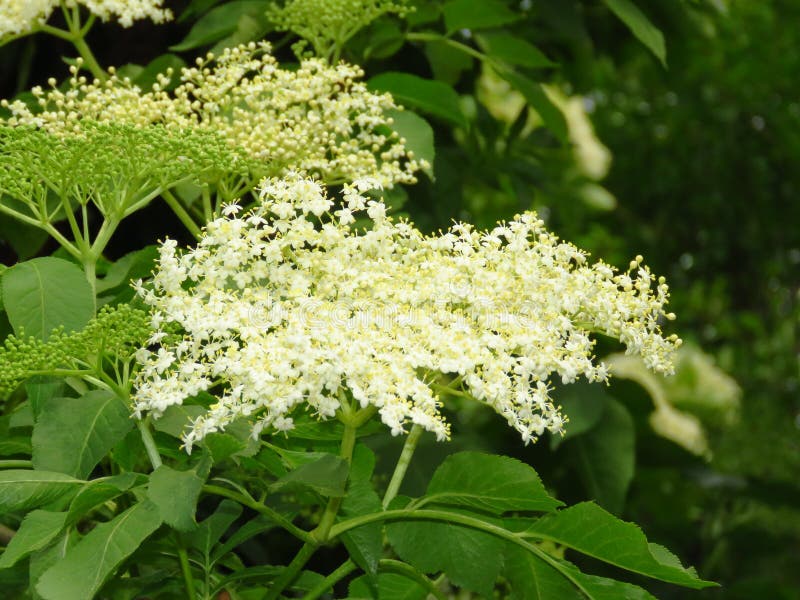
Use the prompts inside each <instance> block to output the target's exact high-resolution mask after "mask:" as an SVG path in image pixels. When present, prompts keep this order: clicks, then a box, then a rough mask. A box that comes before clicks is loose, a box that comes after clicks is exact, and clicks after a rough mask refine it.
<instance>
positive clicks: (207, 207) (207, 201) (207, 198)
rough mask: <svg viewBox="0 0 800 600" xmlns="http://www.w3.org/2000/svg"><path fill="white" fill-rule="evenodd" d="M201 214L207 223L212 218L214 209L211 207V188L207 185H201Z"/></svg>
mask: <svg viewBox="0 0 800 600" xmlns="http://www.w3.org/2000/svg"><path fill="white" fill-rule="evenodd" d="M202 197H203V216H204V217H205V220H206V223H209V222H210V221H212V220H213V219H214V210H213V209H212V208H211V189H210V188H209V186H208V185H204V186H203V192H202Z"/></svg>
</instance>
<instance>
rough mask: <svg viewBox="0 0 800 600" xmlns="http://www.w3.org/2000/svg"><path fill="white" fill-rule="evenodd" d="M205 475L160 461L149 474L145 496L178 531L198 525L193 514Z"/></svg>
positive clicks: (164, 519) (163, 518) (191, 528)
mask: <svg viewBox="0 0 800 600" xmlns="http://www.w3.org/2000/svg"><path fill="white" fill-rule="evenodd" d="M199 470H206V469H199ZM206 471H207V470H206ZM205 479H206V478H205V477H201V476H200V475H199V474H198V470H196V469H191V470H189V471H176V470H175V469H172V468H170V467H168V466H166V465H161V466H160V467H158V468H157V469H156V470H155V471H153V473H152V474H151V475H150V483H149V484H148V486H147V496H148V497H149V498H150V500H151V501H152V502H153V504H155V505H156V506H157V507H158V510H159V512H160V514H161V518H162V520H163V521H164V522H165V523H167V525H169V526H171V527H174V528H175V529H177V530H178V531H191V530H193V529H194V528H195V526H196V525H197V523H196V521H195V520H194V514H195V512H196V510H197V501H198V499H199V498H200V491H201V490H202V489H203V483H205Z"/></svg>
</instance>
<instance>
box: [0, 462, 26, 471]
mask: <svg viewBox="0 0 800 600" xmlns="http://www.w3.org/2000/svg"><path fill="white" fill-rule="evenodd" d="M31 468H33V463H32V462H31V461H29V460H0V469H31Z"/></svg>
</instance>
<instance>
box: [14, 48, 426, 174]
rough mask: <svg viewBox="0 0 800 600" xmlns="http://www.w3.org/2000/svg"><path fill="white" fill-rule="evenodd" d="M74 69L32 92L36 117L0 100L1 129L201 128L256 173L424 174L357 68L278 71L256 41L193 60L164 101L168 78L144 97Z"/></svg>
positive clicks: (314, 63) (310, 65)
mask: <svg viewBox="0 0 800 600" xmlns="http://www.w3.org/2000/svg"><path fill="white" fill-rule="evenodd" d="M72 71H73V77H72V79H71V80H70V82H69V83H70V85H69V88H68V89H67V91H63V92H62V91H61V90H59V89H58V88H57V87H56V85H57V82H56V81H55V80H51V81H50V85H51V89H49V90H47V91H45V90H43V89H41V88H34V89H33V90H32V92H33V94H34V95H35V96H37V97H38V98H39V104H40V106H41V108H42V109H43V110H41V111H37V112H33V111H31V110H30V109H28V107H27V106H25V104H23V103H22V102H20V101H16V102H11V103H8V102H6V101H3V103H2V104H3V106H7V107H8V108H9V109H10V110H11V112H12V117H11V118H10V119H9V120H8V124H9V125H12V126H18V125H34V126H36V127H41V128H43V129H45V130H46V131H48V132H50V133H52V134H54V135H61V136H64V135H81V123H82V121H84V120H88V121H94V122H100V123H107V122H112V123H126V124H131V125H136V126H140V127H146V126H148V125H151V124H154V123H155V124H160V125H163V126H164V127H168V128H175V129H180V130H185V129H187V128H200V129H204V130H209V131H212V132H214V133H215V134H216V135H219V136H221V137H222V138H224V139H225V140H227V141H228V142H229V143H230V144H231V145H234V146H236V147H238V148H241V149H243V150H244V151H245V152H246V153H247V154H249V155H250V156H251V157H253V158H254V159H256V161H259V162H260V163H261V164H262V167H263V168H262V175H264V174H266V175H270V176H276V175H281V174H283V173H285V172H286V171H287V170H289V169H295V170H301V171H304V172H306V173H310V174H314V175H317V176H320V177H322V178H323V179H324V180H325V181H326V182H329V183H341V182H344V181H353V180H355V179H362V178H372V179H373V180H375V181H376V182H377V183H378V184H380V185H383V186H386V187H390V186H392V185H393V184H395V183H398V182H403V183H413V182H414V181H415V177H414V173H415V172H416V171H418V170H419V169H421V168H424V167H426V166H427V164H426V163H425V162H424V161H417V160H415V159H414V158H413V156H412V155H411V154H410V153H409V152H408V151H407V149H406V147H405V145H404V140H402V139H401V138H399V137H398V136H397V134H396V133H393V132H392V131H391V125H392V119H391V118H390V116H389V115H388V114H387V113H388V111H390V110H392V109H397V108H398V107H397V106H396V105H395V104H394V101H393V100H392V97H391V96H390V95H389V94H374V93H372V92H370V91H369V90H367V87H366V85H365V84H364V83H363V82H361V81H358V79H360V78H361V77H362V76H363V71H362V70H361V69H360V68H359V67H357V66H353V65H348V64H345V63H339V64H338V65H335V66H329V65H327V64H326V63H325V62H323V61H322V60H319V59H309V60H304V61H302V62H301V64H300V66H299V67H298V68H297V69H282V68H280V67H279V65H278V63H277V62H276V60H275V58H274V57H272V55H271V54H270V53H269V44H267V43H266V42H263V43H260V44H255V43H251V44H248V45H245V46H238V47H236V48H229V49H226V50H225V51H224V52H223V53H222V55H221V56H219V57H216V58H215V57H213V55H209V56H207V57H206V58H205V59H198V64H197V66H196V67H190V68H184V69H182V70H181V73H180V80H181V83H180V85H178V86H177V88H176V89H175V90H174V91H173V92H170V93H168V92H166V91H164V89H165V88H166V87H167V84H168V83H169V76H168V75H163V76H161V77H160V78H159V81H158V83H156V84H155V85H154V86H153V88H152V89H151V90H150V91H143V90H141V89H139V88H138V87H136V86H134V85H132V84H131V82H130V81H128V80H125V79H119V78H118V77H117V76H115V75H113V74H112V76H111V77H110V78H109V80H108V81H105V82H100V81H96V80H95V81H94V82H89V81H88V80H87V79H86V78H85V77H82V76H79V75H78V72H77V69H75V68H74V67H73V69H72ZM258 179H260V177H258V178H257V179H256V181H258Z"/></svg>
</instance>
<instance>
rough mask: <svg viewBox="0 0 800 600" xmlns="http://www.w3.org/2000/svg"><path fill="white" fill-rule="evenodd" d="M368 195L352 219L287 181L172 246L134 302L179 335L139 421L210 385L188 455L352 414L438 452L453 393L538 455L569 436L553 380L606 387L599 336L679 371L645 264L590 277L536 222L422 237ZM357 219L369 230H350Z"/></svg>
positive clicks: (351, 193)
mask: <svg viewBox="0 0 800 600" xmlns="http://www.w3.org/2000/svg"><path fill="white" fill-rule="evenodd" d="M367 186H368V184H365V183H363V182H357V183H356V184H353V185H347V186H345V190H344V194H343V195H344V198H345V199H346V200H344V202H346V203H347V206H348V208H346V209H345V208H342V209H340V210H331V209H332V208H333V205H334V202H333V201H332V200H330V199H329V198H327V197H326V195H325V190H324V189H323V188H322V186H320V184H319V183H317V182H315V181H311V180H308V179H304V178H303V176H301V175H299V174H291V175H289V176H287V177H286V178H284V179H273V180H270V181H267V182H265V184H264V186H263V188H262V204H261V206H259V208H257V209H256V211H255V212H252V213H246V214H243V215H239V214H231V215H230V216H228V217H223V218H220V219H217V220H215V221H212V222H211V223H209V224H208V226H207V227H206V229H205V232H204V236H203V238H202V239H201V240H200V242H199V243H198V245H197V247H196V248H193V249H191V250H189V251H183V252H182V251H180V250H178V249H177V247H176V245H175V243H174V242H165V243H164V244H163V245H162V248H161V258H160V261H159V266H158V268H157V269H156V271H155V276H154V280H153V283H152V285H151V286H150V287H142V286H139V287H138V288H137V289H138V293H139V295H140V297H141V298H142V299H143V300H144V301H145V302H146V303H147V304H148V305H150V307H151V308H152V311H153V323H154V324H156V327H157V328H158V329H162V328H163V330H165V331H169V332H170V334H169V335H167V336H164V337H163V338H161V342H160V348H159V349H158V350H157V351H154V352H151V353H147V354H141V355H139V358H140V360H141V363H142V369H141V371H140V373H139V375H138V380H137V385H136V393H135V396H134V402H135V409H136V412H137V414H142V413H143V412H150V413H152V414H153V416H154V417H158V416H160V415H161V413H163V411H164V410H165V409H166V408H167V407H168V406H170V405H173V404H180V403H181V402H183V401H184V400H185V399H186V398H188V397H190V396H192V395H193V394H197V393H198V392H199V391H201V390H209V389H210V388H211V386H212V385H213V386H214V390H213V391H214V393H216V394H217V395H218V402H217V403H216V404H215V405H214V406H213V407H211V408H210V409H209V410H208V412H206V413H205V414H203V415H201V416H200V417H199V418H198V419H197V420H195V421H194V422H193V424H192V428H191V430H190V431H189V432H188V433H187V434H186V436H185V438H184V439H185V443H186V447H187V448H188V449H191V446H192V444H193V443H195V442H196V441H198V440H200V439H202V438H203V436H204V435H206V434H208V433H209V432H213V431H218V430H221V429H224V428H225V427H226V426H227V425H228V424H230V423H231V422H232V421H233V420H234V419H237V418H243V417H247V418H249V419H251V420H252V421H253V426H254V429H253V431H254V435H258V434H259V433H260V432H261V431H262V430H264V429H267V430H268V431H285V430H288V429H290V428H291V427H292V413H293V411H295V410H302V409H305V410H311V411H313V412H314V413H315V414H316V415H318V416H319V417H320V418H330V417H333V416H334V415H335V414H336V411H337V410H338V409H339V408H340V402H341V401H342V398H343V397H352V399H353V400H355V401H357V402H358V403H359V404H360V405H361V406H362V407H367V406H374V407H375V408H376V409H377V410H378V414H379V416H380V419H381V420H382V421H383V422H384V423H385V424H386V425H387V427H389V428H390V430H391V432H392V433H393V434H395V435H396V434H400V433H403V432H405V431H407V430H408V427H409V426H410V425H411V424H418V425H420V426H421V427H423V428H424V429H426V430H428V431H431V432H433V433H434V434H435V435H436V436H437V438H438V439H440V440H443V439H446V438H448V437H449V426H448V424H447V423H446V422H445V420H444V418H443V416H442V414H441V412H440V407H441V400H440V398H439V394H440V393H446V392H447V390H448V389H450V390H455V391H457V393H459V394H462V395H463V394H468V395H469V396H472V397H473V398H475V399H477V400H478V401H481V402H484V403H486V404H487V405H489V406H491V407H492V408H493V409H494V410H495V411H497V413H499V414H500V415H502V416H503V417H504V418H505V419H506V420H507V421H508V423H509V425H510V426H511V427H513V428H514V429H515V430H517V431H518V432H519V434H520V435H521V437H522V439H523V440H524V441H525V442H528V441H535V440H536V439H537V438H538V437H540V436H541V435H542V434H543V433H544V432H545V431H550V432H553V433H560V432H562V431H563V427H564V423H565V422H566V419H565V417H564V416H563V415H561V414H560V412H559V409H558V408H557V406H555V405H554V403H553V400H552V398H551V396H550V392H551V387H550V382H551V381H554V380H559V381H561V382H563V383H570V382H574V381H575V380H577V379H578V378H585V379H587V380H589V381H604V380H606V378H607V376H608V370H607V368H606V366H605V365H603V364H602V363H597V362H596V361H595V360H594V356H593V348H594V341H593V339H592V337H591V334H593V333H595V332H598V333H603V334H605V335H608V336H612V337H615V338H618V339H619V340H621V341H622V342H623V343H624V344H625V345H626V346H627V350H628V352H629V353H636V354H639V355H641V356H642V357H643V359H644V361H645V363H646V364H647V365H648V366H649V367H650V368H651V369H653V370H655V371H660V372H665V373H669V372H671V371H672V354H673V350H674V349H675V347H676V346H677V345H679V343H680V340H678V339H677V338H676V337H675V336H670V337H666V338H665V337H663V336H662V334H661V329H660V325H659V322H660V320H661V319H663V318H672V315H671V314H667V313H665V312H664V307H665V305H666V303H667V299H668V290H667V286H666V284H665V283H664V281H663V279H659V280H655V279H654V277H653V276H652V275H651V274H650V271H649V270H648V269H647V267H645V266H644V265H643V264H642V259H641V257H636V260H634V261H633V262H632V263H631V265H630V268H629V270H628V271H626V272H622V273H618V272H617V271H616V270H615V269H613V268H612V267H609V266H608V265H606V264H604V263H602V262H599V263H596V264H594V265H592V264H590V263H589V262H588V261H587V258H586V254H585V253H584V252H582V251H581V250H579V249H578V248H576V247H575V246H572V245H571V244H568V243H565V242H562V241H560V240H559V239H558V238H557V237H556V236H554V235H552V234H550V233H548V232H547V231H546V230H545V229H544V227H543V224H542V221H540V220H539V219H537V217H536V215H535V214H533V213H524V214H522V215H519V216H517V217H516V218H515V219H513V220H512V221H510V222H507V223H501V224H499V225H498V226H497V227H496V228H495V229H494V230H492V231H489V232H482V231H478V230H476V229H474V228H473V227H471V226H470V225H468V224H464V223H458V224H455V225H453V227H451V229H450V230H449V231H448V232H446V233H443V234H439V235H434V236H425V235H423V234H422V233H420V232H419V230H417V229H416V228H415V227H414V226H413V225H412V224H410V223H408V222H406V221H399V222H398V221H394V220H393V219H392V218H391V217H389V216H386V214H385V206H384V205H383V203H382V202H380V201H376V200H373V199H367V198H365V197H363V196H361V195H360V194H361V193H362V192H359V189H362V188H363V189H364V190H366V188H367ZM354 213H358V216H359V217H361V218H371V219H372V228H371V229H368V230H361V231H360V232H356V231H353V230H351V228H350V227H349V223H350V221H351V220H352V219H353V214H354ZM156 335H157V336H158V334H156ZM154 339H159V337H156V338H154ZM187 365H190V367H187ZM447 380H449V381H451V384H450V387H445V388H443V387H442V385H441V382H443V381H447Z"/></svg>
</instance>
